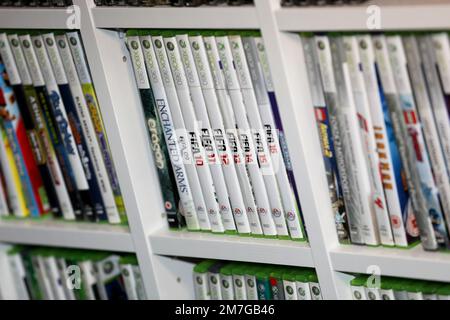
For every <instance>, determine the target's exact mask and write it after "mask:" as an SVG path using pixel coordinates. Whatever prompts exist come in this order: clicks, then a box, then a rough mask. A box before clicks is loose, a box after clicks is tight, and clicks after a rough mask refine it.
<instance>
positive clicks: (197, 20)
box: [92, 6, 259, 29]
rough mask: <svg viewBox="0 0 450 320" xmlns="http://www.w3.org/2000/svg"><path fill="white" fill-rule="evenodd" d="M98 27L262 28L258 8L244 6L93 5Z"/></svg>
mask: <svg viewBox="0 0 450 320" xmlns="http://www.w3.org/2000/svg"><path fill="white" fill-rule="evenodd" d="M92 14H93V18H94V22H95V25H96V27H98V28H155V29H158V28H161V29H184V28H186V29H259V24H258V17H257V13H256V9H255V7H253V6H242V7H198V8H172V7H151V8H111V7H110V8H108V7H106V8H101V7H97V8H93V9H92Z"/></svg>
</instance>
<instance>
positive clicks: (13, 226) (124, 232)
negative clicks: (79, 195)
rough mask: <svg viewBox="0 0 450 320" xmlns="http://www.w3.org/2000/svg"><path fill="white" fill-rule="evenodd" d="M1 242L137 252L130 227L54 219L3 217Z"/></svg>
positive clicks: (0, 232)
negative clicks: (14, 218)
mask: <svg viewBox="0 0 450 320" xmlns="http://www.w3.org/2000/svg"><path fill="white" fill-rule="evenodd" d="M0 242H7V243H17V244H29V245H40V246H57V247H67V248H78V249H92V250H107V251H117V252H134V245H133V240H132V238H131V234H130V231H129V228H128V227H125V226H113V225H107V224H90V223H82V222H80V223H78V222H63V221H52V220H44V221H39V220H0Z"/></svg>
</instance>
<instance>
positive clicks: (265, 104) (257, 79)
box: [242, 37, 305, 240]
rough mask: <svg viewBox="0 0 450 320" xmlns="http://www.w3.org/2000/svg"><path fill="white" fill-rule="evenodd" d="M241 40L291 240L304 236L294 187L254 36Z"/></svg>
mask: <svg viewBox="0 0 450 320" xmlns="http://www.w3.org/2000/svg"><path fill="white" fill-rule="evenodd" d="M242 43H243V46H244V51H245V55H246V60H247V64H248V71H249V73H250V77H251V79H252V82H253V88H254V92H255V96H256V100H257V103H258V109H259V115H260V117H261V122H262V125H263V128H264V133H265V137H266V143H267V148H268V150H267V151H268V152H269V155H270V162H271V163H272V166H273V168H274V173H275V178H276V180H277V182H278V188H279V191H280V197H281V202H282V205H283V209H284V213H285V219H286V223H287V227H288V229H289V235H290V237H291V239H297V240H298V239H304V238H305V236H304V234H303V230H302V225H301V221H300V219H301V217H300V209H299V205H297V200H296V198H295V191H294V189H293V188H294V186H292V185H291V184H290V182H289V178H288V174H287V169H286V165H285V162H284V159H283V154H282V148H281V144H280V140H279V138H278V132H277V131H278V129H277V126H276V124H275V120H274V115H273V113H272V105H271V103H270V99H269V95H268V89H267V88H266V84H265V81H264V74H263V71H262V66H261V62H260V61H259V57H258V52H259V51H260V50H258V47H257V43H256V39H255V37H243V38H242Z"/></svg>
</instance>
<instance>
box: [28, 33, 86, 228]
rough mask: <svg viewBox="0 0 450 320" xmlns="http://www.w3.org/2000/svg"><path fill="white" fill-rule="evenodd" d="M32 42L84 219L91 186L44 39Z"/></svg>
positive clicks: (81, 217) (33, 39)
mask: <svg viewBox="0 0 450 320" xmlns="http://www.w3.org/2000/svg"><path fill="white" fill-rule="evenodd" d="M31 42H32V44H33V48H34V52H35V53H36V58H37V60H38V63H39V67H40V68H41V71H42V75H43V78H44V81H45V86H46V89H47V92H48V97H49V102H50V107H51V111H52V113H53V120H54V121H55V124H56V130H57V132H58V134H59V137H60V139H61V140H60V141H61V143H62V144H63V147H64V150H65V152H66V156H67V159H68V165H69V166H70V170H71V172H72V175H73V178H74V184H75V188H76V190H77V194H78V195H79V197H80V209H81V210H80V214H79V215H77V219H80V220H81V219H83V218H84V217H86V216H88V215H89V213H91V212H92V206H90V205H89V203H87V202H85V199H86V198H87V193H88V192H89V191H88V189H89V186H88V183H87V180H86V176H85V175H84V171H83V165H82V163H81V159H80V156H79V154H78V150H77V147H76V144H75V139H74V136H73V132H72V129H71V128H70V125H69V119H68V117H67V112H66V105H65V101H64V100H63V97H62V96H61V92H60V90H59V87H58V84H57V82H56V78H55V74H54V72H53V70H52V66H51V63H50V59H49V57H48V54H47V51H46V49H45V45H44V42H43V38H42V36H41V35H34V36H31Z"/></svg>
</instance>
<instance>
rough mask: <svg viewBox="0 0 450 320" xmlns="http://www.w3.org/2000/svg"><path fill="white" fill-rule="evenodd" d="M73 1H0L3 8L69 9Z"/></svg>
mask: <svg viewBox="0 0 450 320" xmlns="http://www.w3.org/2000/svg"><path fill="white" fill-rule="evenodd" d="M71 5H72V0H0V6H3V7H15V8H16V7H68V6H71Z"/></svg>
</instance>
